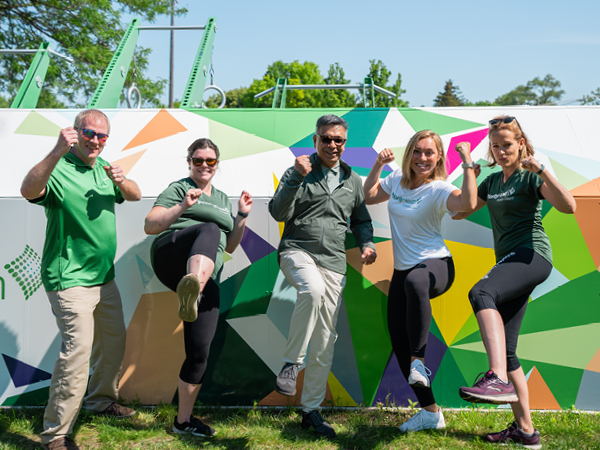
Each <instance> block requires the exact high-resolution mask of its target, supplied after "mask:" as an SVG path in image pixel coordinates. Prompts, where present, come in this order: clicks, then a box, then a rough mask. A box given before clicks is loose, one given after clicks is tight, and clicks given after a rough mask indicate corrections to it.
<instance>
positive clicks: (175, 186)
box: [150, 177, 233, 281]
mask: <svg viewBox="0 0 600 450" xmlns="http://www.w3.org/2000/svg"><path fill="white" fill-rule="evenodd" d="M190 189H198V186H197V185H196V183H194V180H192V179H191V178H189V177H188V178H183V179H181V180H178V181H174V182H173V183H171V184H170V185H169V186H168V187H167V188H166V189H165V190H164V191H162V192H161V194H160V195H159V196H158V198H157V199H156V202H154V206H163V207H165V208H172V207H173V206H175V205H177V204H179V203H181V202H182V201H183V199H184V198H185V195H186V194H187V191H189V190H190ZM207 222H214V223H215V224H217V226H218V227H219V228H220V229H221V239H220V241H219V249H218V251H217V260H216V261H215V270H213V273H212V275H211V278H212V279H213V280H215V281H216V280H217V276H218V275H219V273H220V271H221V268H222V267H223V251H224V250H225V246H226V245H227V234H229V233H230V232H231V230H233V216H232V215H231V203H230V202H229V197H227V195H226V194H225V193H224V192H222V191H220V190H218V189H217V188H215V187H214V186H213V187H212V194H211V195H210V196H208V195H206V194H202V195H201V196H200V198H199V199H198V202H197V203H196V204H195V205H192V206H190V207H189V208H188V209H186V210H185V211H184V212H183V214H182V215H181V216H180V217H179V218H178V219H177V220H176V221H175V223H173V225H171V226H170V227H169V228H168V229H166V230H165V231H163V232H162V233H160V234H159V235H158V236H156V239H154V242H152V248H151V249H150V255H151V259H152V266H153V267H154V246H155V244H156V241H157V240H158V239H159V238H160V237H162V236H164V235H165V234H168V233H172V232H174V231H177V230H183V229H184V228H187V227H190V226H192V225H197V224H199V223H207Z"/></svg>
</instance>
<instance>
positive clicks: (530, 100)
mask: <svg viewBox="0 0 600 450" xmlns="http://www.w3.org/2000/svg"><path fill="white" fill-rule="evenodd" d="M560 85H561V83H560V81H558V80H557V79H556V78H554V77H553V76H552V75H550V74H548V75H546V76H545V77H544V78H543V79H541V78H539V77H535V78H534V79H533V80H529V81H528V82H527V84H525V85H519V86H517V87H516V88H514V89H513V90H512V91H510V92H507V93H506V94H504V95H501V96H500V97H498V98H497V99H496V100H495V103H496V104H498V105H501V106H510V105H532V106H536V105H545V104H552V103H553V102H557V101H559V100H560V98H561V97H562V96H563V94H564V93H565V91H564V90H562V89H559V88H560Z"/></svg>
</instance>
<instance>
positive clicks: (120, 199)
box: [113, 185, 125, 205]
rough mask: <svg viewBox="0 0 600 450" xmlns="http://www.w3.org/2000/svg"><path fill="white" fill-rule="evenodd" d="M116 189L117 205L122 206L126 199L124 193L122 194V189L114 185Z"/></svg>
mask: <svg viewBox="0 0 600 450" xmlns="http://www.w3.org/2000/svg"><path fill="white" fill-rule="evenodd" d="M113 186H114V189H115V203H117V204H119V205H120V204H121V203H123V202H124V201H125V197H123V193H122V192H121V189H119V188H118V187H117V186H115V185H113Z"/></svg>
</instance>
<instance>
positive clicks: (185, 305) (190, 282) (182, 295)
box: [177, 273, 201, 322]
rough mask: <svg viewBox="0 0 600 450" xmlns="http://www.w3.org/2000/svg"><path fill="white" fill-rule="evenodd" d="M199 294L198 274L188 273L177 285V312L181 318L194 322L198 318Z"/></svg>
mask: <svg viewBox="0 0 600 450" xmlns="http://www.w3.org/2000/svg"><path fill="white" fill-rule="evenodd" d="M200 295H201V294H200V279H199V278H198V275H196V274H195V273H188V274H187V275H185V276H184V277H183V278H182V279H181V281H180V282H179V284H178V285H177V299H178V300H179V311H178V312H179V317H180V318H181V320H185V321H186V322H194V321H195V320H196V319H197V318H198V303H200Z"/></svg>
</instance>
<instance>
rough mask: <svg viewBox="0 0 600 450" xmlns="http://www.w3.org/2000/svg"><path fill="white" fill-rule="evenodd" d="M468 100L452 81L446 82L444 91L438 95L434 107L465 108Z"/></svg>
mask: <svg viewBox="0 0 600 450" xmlns="http://www.w3.org/2000/svg"><path fill="white" fill-rule="evenodd" d="M465 103H466V100H465V99H464V98H463V97H462V92H461V91H460V89H459V87H458V86H454V83H453V82H452V80H448V81H446V85H445V86H444V90H443V91H442V92H440V93H439V94H438V96H437V97H436V98H435V100H434V101H433V106H464V105H465Z"/></svg>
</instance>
